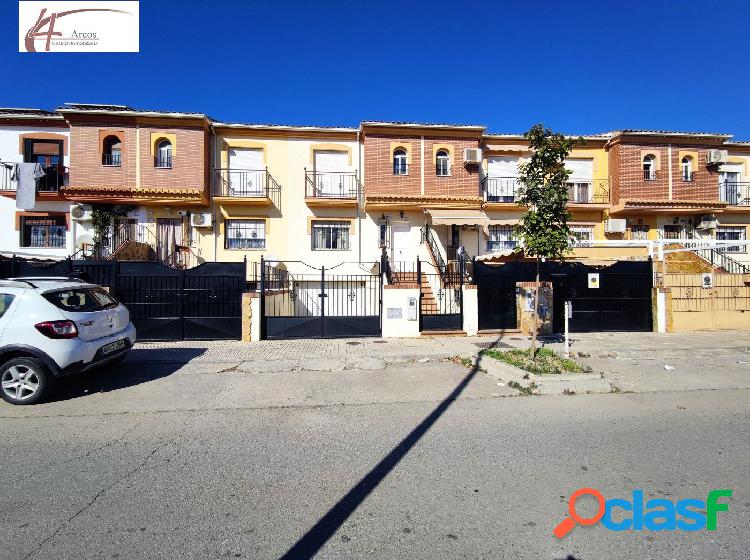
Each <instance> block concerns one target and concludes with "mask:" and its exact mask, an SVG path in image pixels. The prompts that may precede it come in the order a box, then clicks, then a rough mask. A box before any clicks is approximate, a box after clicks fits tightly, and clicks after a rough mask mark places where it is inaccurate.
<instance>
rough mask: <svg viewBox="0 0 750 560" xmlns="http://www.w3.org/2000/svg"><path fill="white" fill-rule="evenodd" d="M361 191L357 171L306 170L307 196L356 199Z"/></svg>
mask: <svg viewBox="0 0 750 560" xmlns="http://www.w3.org/2000/svg"><path fill="white" fill-rule="evenodd" d="M359 191H360V186H359V179H358V178H357V174H356V173H351V172H348V171H341V172H339V171H308V170H305V197H306V198H351V199H356V198H357V196H358V195H359Z"/></svg>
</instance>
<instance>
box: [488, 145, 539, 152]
mask: <svg viewBox="0 0 750 560" xmlns="http://www.w3.org/2000/svg"><path fill="white" fill-rule="evenodd" d="M486 148H487V151H488V152H530V151H531V149H530V148H529V147H528V146H524V145H523V144H488V145H487V147H486Z"/></svg>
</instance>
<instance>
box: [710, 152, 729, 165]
mask: <svg viewBox="0 0 750 560" xmlns="http://www.w3.org/2000/svg"><path fill="white" fill-rule="evenodd" d="M707 160H708V163H726V162H727V160H729V152H728V151H727V150H708V158H707Z"/></svg>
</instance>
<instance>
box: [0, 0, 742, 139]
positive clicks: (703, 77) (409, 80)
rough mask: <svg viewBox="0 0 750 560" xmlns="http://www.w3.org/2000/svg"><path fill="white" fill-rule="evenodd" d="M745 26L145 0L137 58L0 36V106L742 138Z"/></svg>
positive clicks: (581, 11) (497, 5)
mask: <svg viewBox="0 0 750 560" xmlns="http://www.w3.org/2000/svg"><path fill="white" fill-rule="evenodd" d="M2 6H4V8H2V10H3V12H5V13H2V12H0V17H1V18H2V20H5V21H9V22H17V20H18V15H17V3H16V2H13V1H10V2H8V1H7V0H4V3H3V4H2ZM748 16H750V2H747V1H744V0H719V1H714V2H710V1H706V0H700V1H694V0H683V1H679V2H676V1H675V2H672V1H660V0H652V1H650V2H642V3H641V2H639V1H636V0H623V1H617V2H615V1H606V0H599V1H598V2H594V1H574V0H570V1H563V0H558V1H547V0H536V1H533V2H532V1H521V2H519V1H515V2H509V1H504V0H496V1H494V2H482V1H478V0H475V1H472V2H456V1H455V0H454V1H451V2H443V1H442V0H437V1H431V2H411V1H409V0H401V1H399V2H380V1H368V2H362V1H356V0H355V1H340V0H335V1H329V0H318V1H309V2H302V1H294V2H292V1H287V2H285V1H282V0H277V1H275V2H272V1H262V2H260V1H255V0H250V1H245V2H242V1H231V0H219V1H209V2H198V1H190V2H187V1H184V0H183V1H177V0H158V1H155V0H142V1H141V20H140V21H141V52H140V53H138V54H88V53H86V54H66V55H63V54H49V55H44V54H36V55H34V54H20V53H18V52H17V51H18V45H17V37H16V35H15V34H14V33H3V34H0V35H1V36H0V46H1V47H0V48H1V49H2V50H1V51H0V52H2V53H3V54H2V60H3V70H4V74H5V77H6V87H5V88H3V91H2V93H0V106H21V107H41V108H51V107H55V106H57V105H60V104H62V103H63V102H65V101H74V102H85V103H119V104H126V105H131V106H134V107H142V108H163V109H174V110H185V111H199V112H205V113H208V114H209V115H211V116H213V117H215V118H218V119H226V120H236V121H242V122H260V123H284V124H316V125H349V126H355V125H357V124H358V123H359V121H361V120H408V121H420V122H423V121H426V122H449V123H466V124H483V125H486V126H487V127H488V130H489V131H492V132H523V131H524V130H526V129H527V128H528V127H529V126H530V125H531V124H533V123H535V122H544V123H545V124H547V125H549V126H551V127H553V128H555V129H558V130H561V131H564V132H567V133H571V134H579V133H591V132H602V131H606V130H612V129H618V128H650V129H669V130H696V131H706V132H727V133H731V134H734V135H735V138H736V139H744V140H748V139H750V119H749V118H748V101H749V100H750V84H749V83H748V77H747V76H748V66H749V65H748V62H750V48H748V47H750V32H749V31H750V23H749V22H750V18H749V17H748ZM16 28H17V25H16V24H15V23H13V25H12V29H14V30H15V29H16ZM13 83H15V87H14V86H13V85H11V86H10V87H8V85H9V84H13Z"/></svg>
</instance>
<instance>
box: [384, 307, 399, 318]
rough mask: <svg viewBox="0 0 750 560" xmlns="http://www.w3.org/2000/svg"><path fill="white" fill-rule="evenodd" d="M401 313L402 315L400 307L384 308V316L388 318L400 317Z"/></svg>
mask: <svg viewBox="0 0 750 560" xmlns="http://www.w3.org/2000/svg"><path fill="white" fill-rule="evenodd" d="M401 315H402V312H401V308H400V307H389V308H388V309H387V310H386V316H387V317H388V318H389V319H401Z"/></svg>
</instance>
